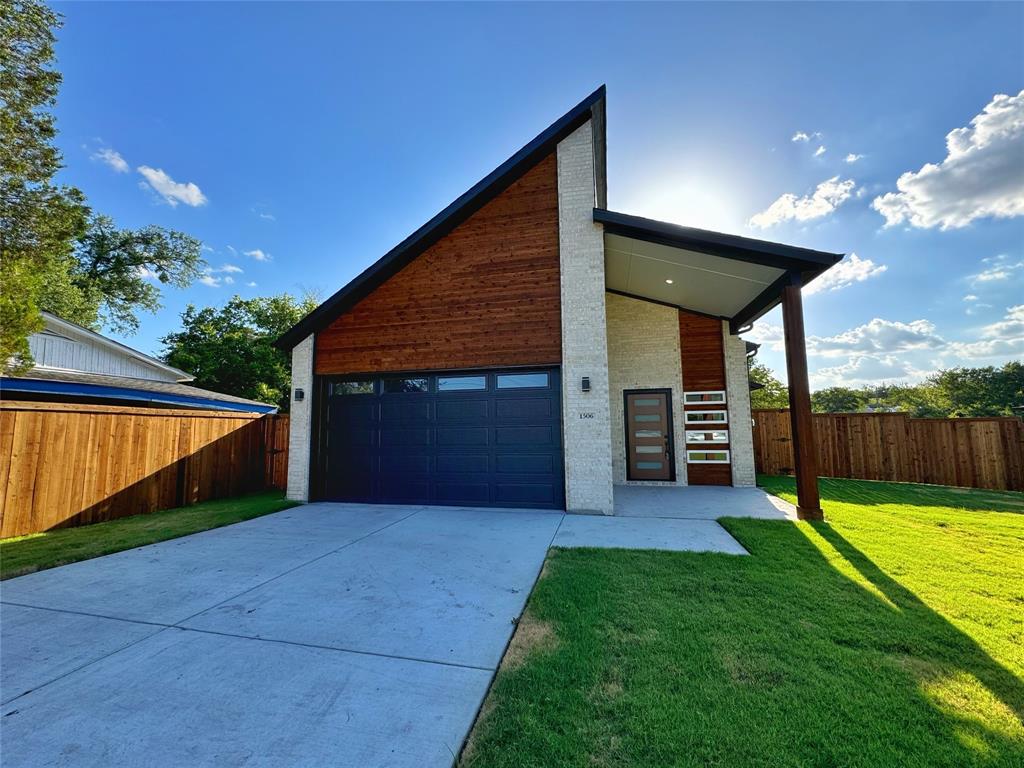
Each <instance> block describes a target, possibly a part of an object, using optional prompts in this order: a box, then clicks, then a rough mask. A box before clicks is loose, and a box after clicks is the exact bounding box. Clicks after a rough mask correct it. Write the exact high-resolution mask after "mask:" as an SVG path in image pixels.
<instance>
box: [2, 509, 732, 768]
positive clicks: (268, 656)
mask: <svg viewBox="0 0 1024 768" xmlns="http://www.w3.org/2000/svg"><path fill="white" fill-rule="evenodd" d="M714 529H717V531H716V530H714ZM552 543H554V544H556V545H559V546H644V547H658V548H668V549H685V548H695V549H705V550H716V551H725V552H737V553H742V551H743V550H742V548H741V547H739V544H738V543H736V542H735V541H734V540H733V539H732V538H731V537H730V536H729V535H728V534H727V533H726V532H725V531H724V529H721V528H720V526H718V524H717V523H715V522H714V521H712V520H697V521H691V520H657V519H643V520H641V519H628V518H600V517H578V516H572V515H568V516H567V515H563V514H562V513H558V512H538V511H528V510H484V509H467V508H439V507H382V506H362V505H342V504H310V505H307V506H304V507H298V508H296V509H292V510H287V511H285V512H279V513H277V514H273V515H268V516H266V517H262V518H258V519H256V520H250V521H248V522H244V523H239V524H237V525H232V526H228V527H226V528H220V529H217V530H213V531H207V532H204V533H199V534H195V535H193V536H187V537H184V538H180V539H175V540H173V541H168V542H163V543H161V544H154V545H151V546H148V547H142V548H139V549H135V550H130V551H127V552H121V553H118V554H114V555H108V556H107V557H102V558H97V559H95V560H89V561H85V562H81V563H75V564H72V565H67V566H64V567H61V568H56V569H53V570H49V571H43V572H41V573H37V574H31V575H28V576H23V577H21V578H18V579H13V580H10V581H6V582H3V585H2V586H0V599H2V602H3V606H2V617H0V628H2V639H0V653H2V659H0V700H2V701H3V707H2V710H0V716H2V724H3V762H4V766H5V768H13V767H15V766H104V767H106V766H110V765H119V766H143V765H144V766H165V765H166V766H171V765H188V766H242V765H244V766H282V765H327V764H331V765H342V766H348V765H351V766H360V768H364V767H365V768H372V767H373V766H396V767H398V768H401V767H402V766H410V767H411V766H416V767H417V768H430V767H432V766H450V765H451V764H452V763H453V761H454V758H455V756H456V755H457V754H458V751H459V749H460V747H461V745H462V742H463V740H464V739H465V737H466V735H467V733H468V731H469V729H470V727H471V726H472V723H473V720H474V718H475V716H476V713H477V710H478V708H479V706H480V704H481V703H482V702H483V698H484V696H485V695H486V692H487V688H488V686H489V685H490V681H491V679H492V677H493V674H494V671H495V669H496V668H497V666H498V664H499V662H500V660H501V657H502V655H503V653H504V650H505V647H506V645H507V643H508V641H509V638H510V637H511V634H512V630H513V627H514V622H515V620H516V619H517V618H518V617H519V615H520V614H521V612H522V610H523V607H524V605H525V601H526V598H527V596H528V595H529V593H530V590H531V588H532V587H533V584H534V582H535V580H536V578H537V576H538V574H539V572H540V568H541V566H542V564H543V562H544V557H545V555H546V553H547V550H548V547H549V546H551V545H552Z"/></svg>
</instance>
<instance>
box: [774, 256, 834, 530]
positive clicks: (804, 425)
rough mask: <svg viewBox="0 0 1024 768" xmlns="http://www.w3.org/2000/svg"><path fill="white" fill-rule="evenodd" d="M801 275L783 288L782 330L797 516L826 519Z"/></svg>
mask: <svg viewBox="0 0 1024 768" xmlns="http://www.w3.org/2000/svg"><path fill="white" fill-rule="evenodd" d="M800 283H801V280H800V275H799V273H795V272H794V273H791V280H790V281H789V283H788V284H787V285H786V286H785V287H784V288H783V289H782V327H783V330H784V332H785V336H786V371H787V373H788V376H789V417H790V419H791V420H792V429H793V460H794V462H795V464H796V466H795V470H796V496H797V506H796V513H797V517H799V518H800V519H801V520H824V519H825V515H824V513H823V512H822V511H821V500H820V499H819V497H818V454H817V449H816V447H815V444H814V423H813V421H812V419H811V387H810V384H809V383H808V381H807V344H806V341H805V340H804V305H803V299H802V298H801V296H800Z"/></svg>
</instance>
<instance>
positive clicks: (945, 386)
mask: <svg viewBox="0 0 1024 768" xmlns="http://www.w3.org/2000/svg"><path fill="white" fill-rule="evenodd" d="M928 384H929V385H931V386H933V387H935V388H936V389H937V390H938V391H940V392H941V393H942V397H943V399H944V401H945V402H946V403H947V409H948V411H947V412H948V413H949V415H952V416H1012V415H1013V414H1014V411H1013V408H1014V407H1018V408H1019V407H1020V406H1022V405H1024V363H1021V362H1019V361H1016V360H1015V361H1011V362H1009V363H1006V364H1005V365H1003V367H1002V368H995V367H993V366H988V367H986V368H951V369H949V370H946V371H940V372H939V373H937V374H935V375H934V376H932V377H930V378H929V379H928Z"/></svg>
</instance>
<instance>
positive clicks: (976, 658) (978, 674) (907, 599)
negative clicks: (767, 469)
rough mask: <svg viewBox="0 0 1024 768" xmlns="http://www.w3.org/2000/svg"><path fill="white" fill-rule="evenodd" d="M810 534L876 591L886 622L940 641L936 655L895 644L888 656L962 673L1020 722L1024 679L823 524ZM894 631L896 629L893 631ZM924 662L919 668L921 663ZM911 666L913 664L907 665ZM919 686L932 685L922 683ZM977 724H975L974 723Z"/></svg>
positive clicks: (1023, 703)
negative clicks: (925, 631) (892, 610)
mask: <svg viewBox="0 0 1024 768" xmlns="http://www.w3.org/2000/svg"><path fill="white" fill-rule="evenodd" d="M811 527H812V528H813V529H814V531H815V532H816V533H817V534H818V535H819V536H821V537H822V538H823V539H824V540H825V541H827V542H828V543H829V544H830V545H831V546H832V547H833V548H834V549H835V550H836V552H838V553H839V554H840V555H841V556H842V557H843V558H844V559H845V560H846V561H847V562H848V563H849V564H850V565H851V566H852V567H853V568H854V569H856V571H857V572H858V573H859V574H860V575H861V576H862V577H863V578H864V579H865V580H866V581H867V582H868V583H869V584H871V585H872V586H874V587H875V588H876V589H878V590H879V591H880V592H881V593H882V594H883V595H884V596H885V597H886V598H887V599H888V600H889V601H890V602H891V603H892V604H894V605H895V606H896V607H897V608H898V609H899V613H898V614H897V615H895V616H890V617H889V618H888V619H887V622H886V623H889V622H895V623H896V624H897V625H905V626H906V629H907V630H910V631H912V632H917V631H919V630H920V629H921V628H922V627H928V628H929V631H930V632H934V633H935V634H936V639H939V638H941V642H940V643H939V645H938V647H939V648H941V651H940V652H939V653H927V652H925V653H924V654H920V655H919V654H918V653H915V651H919V650H921V649H919V648H915V647H914V645H913V644H912V643H908V644H906V645H904V644H903V643H901V642H899V641H897V642H896V643H895V644H894V645H893V647H892V649H891V652H892V653H895V654H900V653H903V654H912V655H913V656H914V658H915V660H916V661H917V662H918V664H917V666H918V668H919V669H921V670H922V671H923V670H924V668H925V665H929V664H935V665H936V667H937V669H936V670H935V671H941V672H944V673H946V674H951V673H957V672H966V673H968V674H969V675H971V676H972V677H974V678H975V679H977V680H978V681H979V682H980V683H981V684H982V685H984V686H985V687H986V688H987V689H988V691H989V692H990V693H991V694H992V695H993V696H995V697H996V698H997V699H998V700H999V701H1000V702H1002V704H1003V705H1004V706H1005V707H1006V708H1007V709H1009V710H1010V711H1011V712H1012V713H1013V715H1014V717H1016V719H1017V721H1018V722H1021V721H1024V681H1022V680H1021V679H1020V678H1018V677H1016V676H1015V675H1014V674H1013V673H1012V672H1010V671H1009V670H1008V669H1006V668H1005V667H1004V666H1002V665H1001V664H999V663H998V662H996V661H995V660H994V659H992V658H991V657H990V656H989V655H988V654H987V653H986V652H985V650H984V649H982V648H981V646H979V645H978V644H977V643H976V642H975V641H974V640H973V639H972V638H971V637H969V636H968V635H966V634H965V633H964V632H962V631H961V630H960V629H958V628H957V627H955V626H954V625H953V624H951V623H950V622H949V621H948V620H947V619H946V618H944V617H943V616H941V615H940V614H938V613H936V612H935V611H934V610H933V609H932V608H930V607H929V606H928V605H926V604H925V603H924V602H922V601H921V600H920V599H919V598H918V597H917V596H916V595H915V594H914V593H913V592H911V591H910V590H909V589H907V588H906V587H904V586H903V585H902V584H900V583H899V582H898V581H896V580H895V579H893V578H892V577H890V576H889V575H888V574H886V573H885V572H884V571H883V570H882V569H881V568H879V567H878V566H877V565H876V564H875V563H874V561H872V560H871V558H869V557H867V556H866V555H865V554H864V553H863V552H861V551H860V550H859V549H858V548H857V547H855V546H854V545H853V544H851V543H850V542H849V541H848V540H847V539H846V538H844V537H843V536H842V534H840V533H839V532H838V531H837V530H836V529H835V528H834V527H832V526H830V525H828V524H821V523H813V524H811ZM896 629H897V632H898V631H899V627H897V628H896ZM921 662H924V665H922V664H921ZM911 666H914V665H911ZM923 682H934V681H929V680H925V681H923ZM974 725H980V723H974Z"/></svg>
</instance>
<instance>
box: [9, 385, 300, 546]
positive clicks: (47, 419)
mask: <svg viewBox="0 0 1024 768" xmlns="http://www.w3.org/2000/svg"><path fill="white" fill-rule="evenodd" d="M287 429H288V422H287V417H279V416H260V415H257V414H244V413H236V412H225V411H218V412H209V411H187V410H159V409H149V408H128V407H121V406H97V405H65V404H58V403H18V402H4V403H0V537H4V538H6V537H8V536H21V535H24V534H27V533H36V532H38V531H46V530H50V529H51V528H59V527H69V526H76V525H87V524H89V523H98V522H102V521H105V520H113V519H115V518H118V517H124V516H127V515H134V514H139V513H143V512H155V511H157V510H161V509H169V508H173V507H178V506H184V505H187V504H194V503H196V502H198V501H205V500H207V499H216V498H224V497H228V496H235V495H238V494H241V493H247V492H251V491H257V490H261V489H263V488H265V487H268V486H272V487H278V488H280V487H283V485H284V475H285V472H286V468H287V463H288V458H287V457H288V454H287V445H288V440H287Z"/></svg>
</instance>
